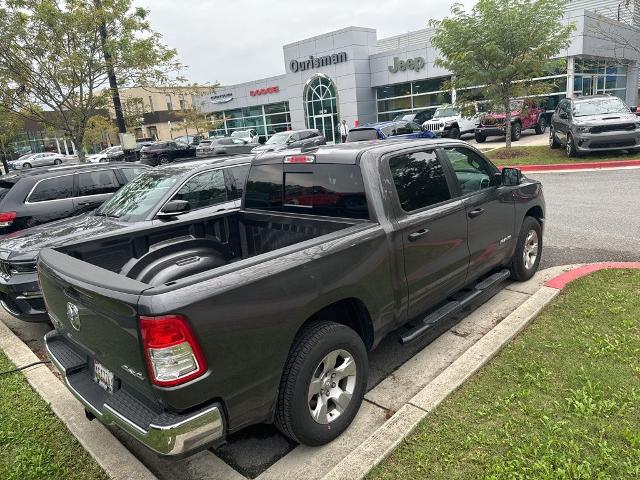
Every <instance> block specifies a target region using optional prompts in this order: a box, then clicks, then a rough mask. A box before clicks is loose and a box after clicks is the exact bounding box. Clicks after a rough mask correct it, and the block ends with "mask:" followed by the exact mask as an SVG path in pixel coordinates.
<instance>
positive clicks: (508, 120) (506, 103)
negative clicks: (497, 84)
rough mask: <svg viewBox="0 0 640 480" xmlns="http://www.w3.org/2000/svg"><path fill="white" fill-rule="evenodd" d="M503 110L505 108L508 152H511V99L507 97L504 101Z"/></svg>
mask: <svg viewBox="0 0 640 480" xmlns="http://www.w3.org/2000/svg"><path fill="white" fill-rule="evenodd" d="M502 102H503V108H504V112H505V115H504V126H505V129H506V130H505V132H506V133H505V134H506V138H505V141H506V148H507V151H508V152H511V98H510V97H508V96H507V97H505V98H503V99H502Z"/></svg>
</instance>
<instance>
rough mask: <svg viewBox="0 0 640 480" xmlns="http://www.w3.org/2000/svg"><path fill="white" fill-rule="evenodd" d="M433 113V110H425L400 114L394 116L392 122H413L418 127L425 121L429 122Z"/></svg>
mask: <svg viewBox="0 0 640 480" xmlns="http://www.w3.org/2000/svg"><path fill="white" fill-rule="evenodd" d="M435 112H436V110H435V108H428V109H426V110H418V111H416V112H411V113H401V114H399V115H396V116H395V118H394V119H393V120H394V121H403V122H415V123H417V124H418V125H422V124H423V123H424V122H426V121H427V120H431V119H432V118H433V114H434V113H435Z"/></svg>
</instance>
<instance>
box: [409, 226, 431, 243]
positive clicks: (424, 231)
mask: <svg viewBox="0 0 640 480" xmlns="http://www.w3.org/2000/svg"><path fill="white" fill-rule="evenodd" d="M427 233H429V230H428V229H426V228H423V229H422V230H418V231H417V232H413V233H410V234H409V241H410V242H415V241H416V240H418V239H419V238H420V237H424V236H425V235H426V234H427Z"/></svg>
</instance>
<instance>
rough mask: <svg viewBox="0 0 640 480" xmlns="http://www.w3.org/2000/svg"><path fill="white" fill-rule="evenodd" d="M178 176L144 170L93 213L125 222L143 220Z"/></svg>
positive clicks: (163, 171)
mask: <svg viewBox="0 0 640 480" xmlns="http://www.w3.org/2000/svg"><path fill="white" fill-rule="evenodd" d="M179 178H180V175H173V176H172V175H171V174H170V172H168V171H166V170H161V171H149V172H144V173H143V174H141V175H140V176H139V177H137V178H136V179H134V180H133V181H132V182H130V183H128V184H127V185H125V186H124V187H122V188H121V189H120V190H118V191H117V192H116V193H115V194H114V195H113V197H111V198H110V199H109V200H107V201H106V202H105V203H103V204H102V206H101V207H100V208H98V210H96V213H95V215H97V216H105V217H113V218H119V219H121V220H124V221H127V222H139V221H141V220H144V219H145V218H146V217H147V216H148V215H149V213H150V212H151V211H152V210H153V209H154V208H155V207H156V206H157V204H158V201H159V200H160V199H161V198H162V197H163V196H164V194H165V193H166V192H167V190H169V189H170V188H171V187H172V186H173V185H175V183H176V182H177V181H178V180H179Z"/></svg>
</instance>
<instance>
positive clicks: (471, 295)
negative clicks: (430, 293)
mask: <svg viewBox="0 0 640 480" xmlns="http://www.w3.org/2000/svg"><path fill="white" fill-rule="evenodd" d="M510 274H511V272H509V270H506V269H505V270H501V271H499V272H496V273H494V274H492V275H489V276H488V277H486V278H485V279H483V280H482V281H480V282H479V283H477V284H475V285H474V286H473V287H471V288H469V289H465V290H461V291H460V292H458V293H457V294H455V295H454V296H453V297H454V298H452V299H451V300H449V301H448V302H447V303H445V304H444V305H442V306H441V307H440V308H438V309H437V310H435V311H434V312H431V313H430V314H429V315H427V316H426V317H424V318H423V319H422V321H421V322H419V323H418V324H416V325H413V326H411V328H409V330H407V331H405V332H404V333H402V334H401V335H400V343H402V344H406V343H409V342H413V341H414V340H417V339H419V338H422V337H423V336H424V335H426V334H428V333H429V334H433V335H434V338H436V337H438V336H440V335H442V333H444V332H446V331H447V330H449V329H450V328H451V327H453V326H454V325H455V324H457V323H458V322H459V321H460V320H461V319H455V318H453V316H454V315H455V314H456V313H459V312H460V311H462V310H463V309H464V308H466V307H468V306H469V305H471V304H472V303H473V301H474V300H477V299H478V298H479V297H481V296H486V298H485V301H486V300H488V299H489V298H490V297H492V296H493V295H495V294H496V293H498V290H499V289H498V288H497V287H498V286H500V284H502V282H503V281H505V280H506V279H507V278H509V275H510Z"/></svg>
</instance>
